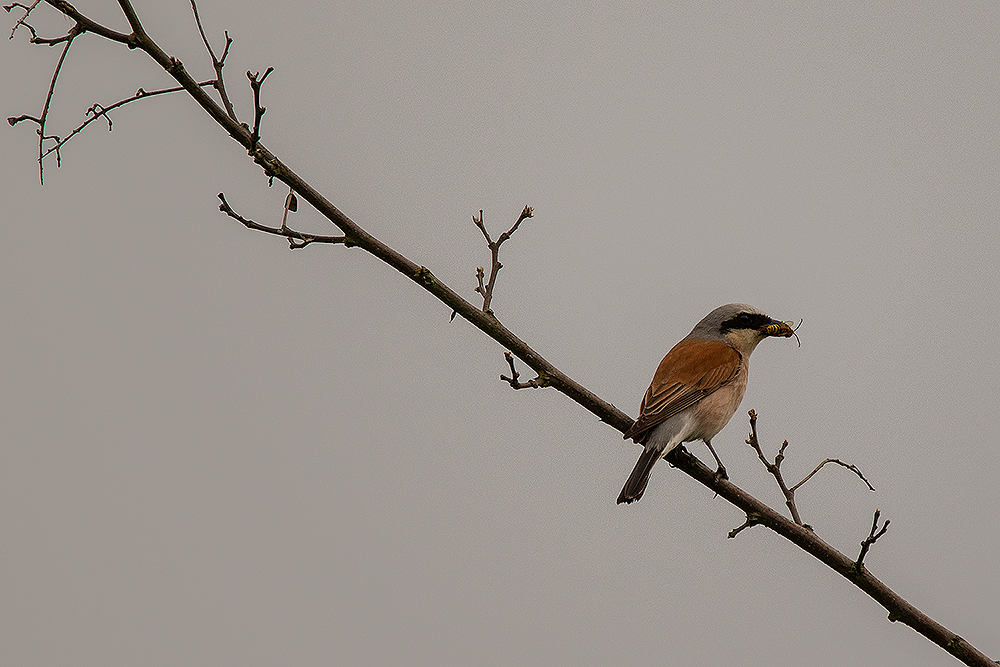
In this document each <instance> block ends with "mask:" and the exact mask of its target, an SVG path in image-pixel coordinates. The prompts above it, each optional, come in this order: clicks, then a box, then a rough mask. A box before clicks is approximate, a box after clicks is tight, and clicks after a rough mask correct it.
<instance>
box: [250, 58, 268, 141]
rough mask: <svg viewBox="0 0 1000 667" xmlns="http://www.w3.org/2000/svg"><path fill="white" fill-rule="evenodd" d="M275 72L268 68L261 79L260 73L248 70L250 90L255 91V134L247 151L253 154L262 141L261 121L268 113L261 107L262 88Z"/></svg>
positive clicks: (251, 136) (252, 135) (251, 137)
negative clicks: (268, 76) (265, 80)
mask: <svg viewBox="0 0 1000 667" xmlns="http://www.w3.org/2000/svg"><path fill="white" fill-rule="evenodd" d="M273 71H274V68H273V67H268V68H267V70H266V71H265V72H264V76H261V77H260V79H258V78H257V77H258V76H260V72H250V70H247V78H248V79H250V88H251V89H252V90H253V134H251V135H250V146H249V147H248V148H247V150H248V151H249V152H250V153H251V154H252V153H253V152H254V151H255V150H257V143H258V142H259V141H260V119H261V118H262V117H263V116H264V112H265V111H267V109H266V108H265V107H262V106H261V105H260V87H261V86H262V85H264V79H266V78H267V75H268V74H270V73H271V72H273Z"/></svg>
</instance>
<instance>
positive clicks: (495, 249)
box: [472, 206, 532, 315]
mask: <svg viewBox="0 0 1000 667" xmlns="http://www.w3.org/2000/svg"><path fill="white" fill-rule="evenodd" d="M530 217H532V208H531V207H530V206H525V207H524V209H522V210H521V215H519V216H518V218H517V221H516V222H515V223H514V225H513V226H512V227H511V228H510V229H508V230H507V231H505V232H504V233H503V234H501V235H500V236H499V237H498V238H497V240H496V241H494V240H493V239H491V238H490V233H489V232H488V231H486V225H485V223H484V222H483V212H482V210H480V211H479V217H478V218H477V217H476V216H472V222H473V223H474V224H475V225H476V227H479V231H481V232H482V233H483V236H484V237H485V238H486V246H487V247H488V248H489V249H490V255H491V260H492V261H491V262H490V267H491V268H490V279H489V281H488V282H486V283H485V284H484V282H483V281H484V280H485V278H486V274H485V271H484V269H483V267H481V266H480V267H478V268H477V269H476V280H477V281H478V282H479V285H478V287H476V291H477V292H478V293H479V294H481V295H482V297H483V312H484V313H487V314H490V315H492V314H493V311H492V310H490V304H491V303H492V302H493V288H494V286H496V280H497V273H499V272H500V269H502V268H503V264H501V263H500V246H501V245H503V242H504V241H506V240H507V239H509V238H510V237H511V236H512V235H513V234H514V232H516V231H517V228H518V226H520V224H521V222H523V221H524V220H525V219H526V218H530Z"/></svg>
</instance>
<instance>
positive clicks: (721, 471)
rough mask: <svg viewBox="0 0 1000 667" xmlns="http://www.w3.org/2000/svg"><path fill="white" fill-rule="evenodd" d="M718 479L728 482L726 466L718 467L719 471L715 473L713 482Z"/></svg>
mask: <svg viewBox="0 0 1000 667" xmlns="http://www.w3.org/2000/svg"><path fill="white" fill-rule="evenodd" d="M720 479H724V480H727V481H728V480H729V473H727V472H726V466H722V465H720V466H719V469H718V470H716V471H715V481H719V480H720Z"/></svg>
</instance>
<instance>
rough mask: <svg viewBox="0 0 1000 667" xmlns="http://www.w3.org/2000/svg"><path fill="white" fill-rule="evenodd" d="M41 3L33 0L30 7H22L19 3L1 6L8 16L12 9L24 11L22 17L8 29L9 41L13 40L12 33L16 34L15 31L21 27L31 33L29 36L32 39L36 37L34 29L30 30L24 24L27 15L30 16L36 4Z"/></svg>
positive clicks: (29, 27) (38, 0)
mask: <svg viewBox="0 0 1000 667" xmlns="http://www.w3.org/2000/svg"><path fill="white" fill-rule="evenodd" d="M41 1H42V0H35V1H34V2H33V3H31V6H30V7H29V6H27V5H22V4H21V3H20V2H15V3H14V4H11V5H4V6H3V8H4V9H6V10H7V13H8V14H10V13H11V12H12V11H13V10H14V9H23V10H24V15H23V16H22V17H21V18H19V19H18V20H17V22H16V23H15V24H14V27H13V28H11V29H10V37H9V39H14V33H15V32H17V29H18V28H20V27H21V26H22V25H23V26H25V27H26V28H27V29H28V30H29V31H31V36H32V37H35V36H36V35H35V29H34V28H32V27H31V26H30V25H28V24H27V23H25V20H27V18H28V14H30V13H31V12H32V10H34V9H35V7H37V6H38V3H40V2H41Z"/></svg>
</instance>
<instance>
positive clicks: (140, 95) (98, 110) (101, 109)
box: [8, 81, 213, 158]
mask: <svg viewBox="0 0 1000 667" xmlns="http://www.w3.org/2000/svg"><path fill="white" fill-rule="evenodd" d="M212 84H213V82H212V81H202V82H201V83H199V84H198V85H199V86H211V85H212ZM182 90H184V88H183V87H181V86H174V87H173V88H162V89H160V90H151V91H149V92H148V93H147V92H146V91H145V90H143V89H142V88H140V89H139V90H137V91H136V92H135V95H132V96H131V97H126V98H125V99H123V100H118V101H117V102H115V103H114V104H112V105H110V106H104V105H102V104H100V103H98V102H95V103H94V104H93V105H92V106H91V107H90V108H89V109H87V116H88V118H87V120H85V121H84V122H83V123H82V124H80V125H79V126H78V127H77V128H76V129H74V130H73V131H72V132H70V133H69V134H68V135H66V137H65V138H64V139H61V140H59V141H58V142H57V143H56V144H55V145H54V146H50V147H49V149H48V150H47V151H45V153H44V154H43V155H42V157H43V158H44V157H46V156H47V155H49V153H52V152H53V151H58V150H59V149H60V148H62V147H63V146H64V145H66V142H68V141H69V140H70V139H72V138H73V137H74V136H76V135H77V134H79V133H80V132H82V131H83V130H84V128H86V127H87V126H88V125H90V124H91V123H93V122H94V121H95V120H97V119H98V118H101V117H103V118H104V120H106V121H107V122H108V131H109V132H110V131H111V129H112V126H113V125H112V122H111V117H110V116H108V112H109V111H114V110H115V109H117V108H118V107H122V106H125V105H126V104H128V103H129V102H135V101H136V100H142V99H145V98H147V97H154V96H156V95H165V94H167V93H177V92H180V91H182ZM8 120H9V119H8Z"/></svg>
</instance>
